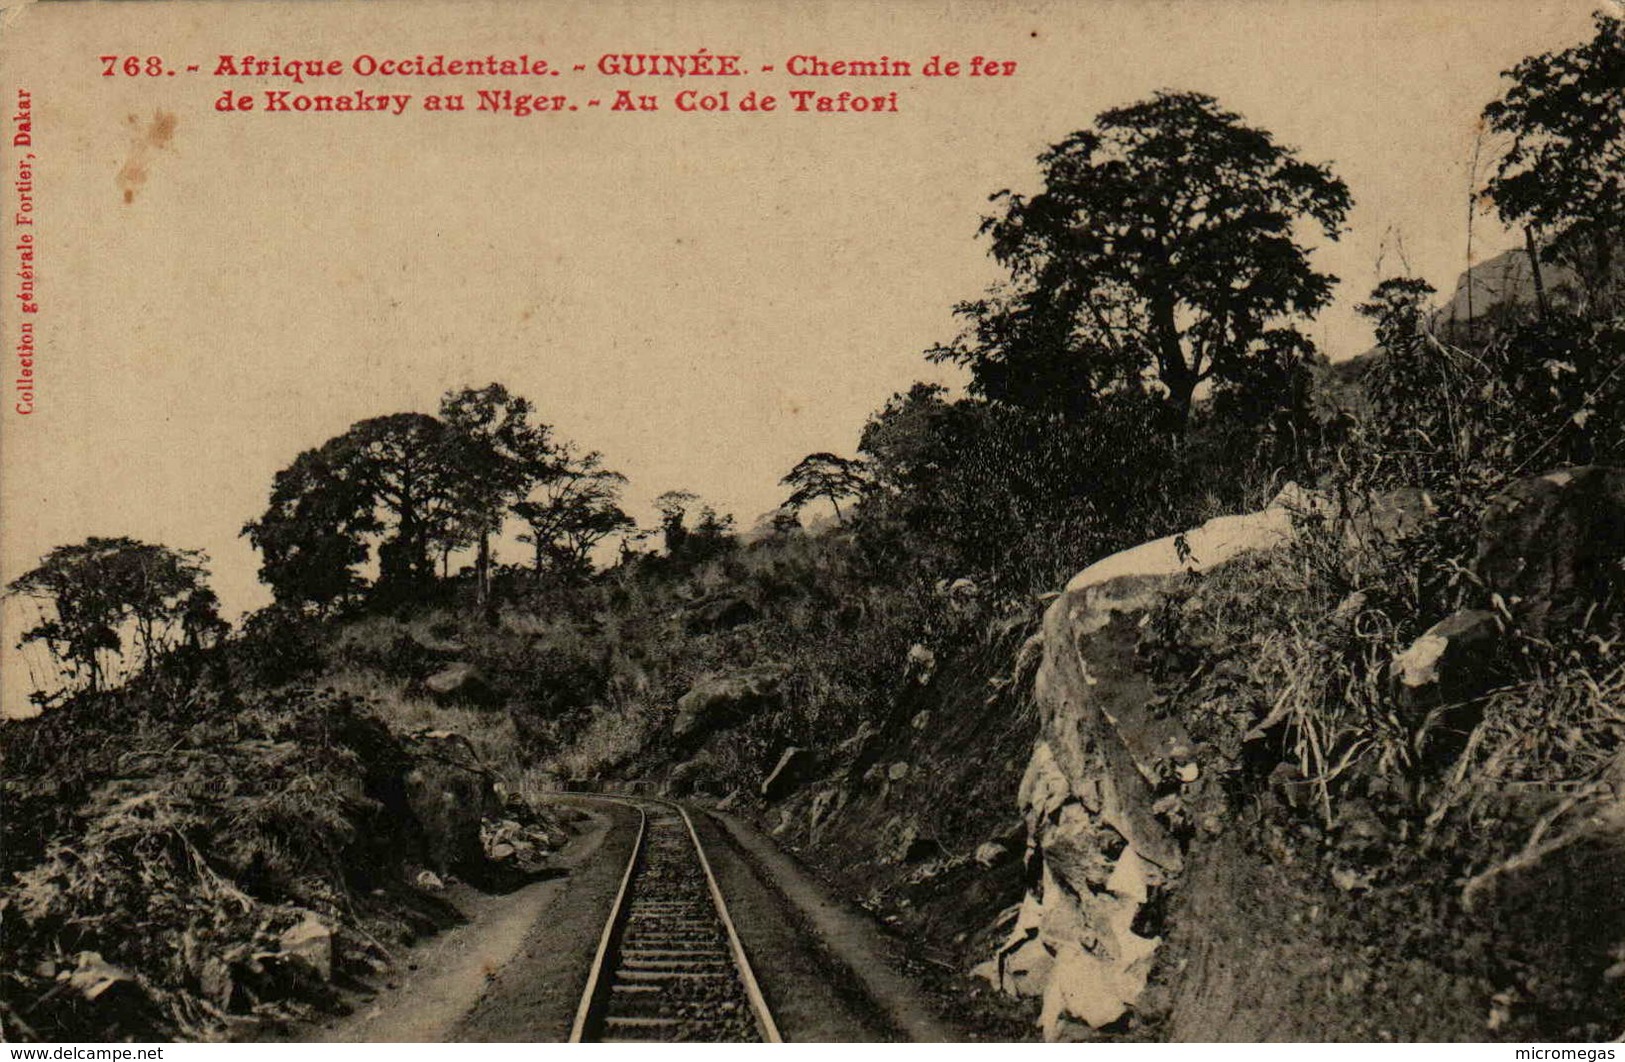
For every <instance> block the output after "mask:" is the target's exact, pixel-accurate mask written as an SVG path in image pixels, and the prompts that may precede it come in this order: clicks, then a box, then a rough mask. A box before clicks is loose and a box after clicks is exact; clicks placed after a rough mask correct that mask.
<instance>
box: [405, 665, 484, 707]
mask: <svg viewBox="0 0 1625 1062" xmlns="http://www.w3.org/2000/svg"><path fill="white" fill-rule="evenodd" d="M423 688H424V689H426V690H428V691H429V693H430V694H431V695H432V696H433V697H434V699H435V700H436V701H439V702H440V703H442V704H473V705H480V706H483V707H489V706H490V705H493V704H495V703H496V702H497V699H498V698H497V693H496V690H495V689H493V688H492V686H491V682H490V680H489V679H487V678H486V677H485V673H484V672H483V671H481V670H480V669H479V667H478V666H476V665H474V664H470V663H467V662H465V661H457V662H455V663H451V664H447V665H446V666H445V667H443V668H441V669H440V670H439V671H436V672H435V673H434V674H432V675H430V676H429V677H428V678H426V679H424V680H423Z"/></svg>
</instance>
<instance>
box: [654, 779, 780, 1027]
mask: <svg viewBox="0 0 1625 1062" xmlns="http://www.w3.org/2000/svg"><path fill="white" fill-rule="evenodd" d="M661 803H669V801H662V802H661ZM670 806H671V807H674V808H676V809H677V813H678V814H679V815H681V816H683V824H684V825H685V826H687V827H688V837H689V840H691V841H693V842H694V852H695V854H696V855H698V856H699V857H700V869H701V870H704V871H705V883H706V884H707V885H709V886H710V887H711V902H712V903H713V904H715V905H716V908H717V917H719V918H721V919H722V928H723V929H725V930H727V931H728V946H729V947H730V948H731V949H732V950H733V956H734V965H735V966H737V967H738V968H739V979H740V980H741V981H743V982H744V985H745V995H746V997H747V998H749V999H750V1006H751V1010H752V1011H753V1012H754V1013H755V1015H756V1025H757V1028H759V1029H760V1030H761V1033H762V1040H763V1041H764V1042H766V1043H770V1044H782V1043H783V1042H784V1038H783V1037H782V1036H780V1035H779V1027H778V1024H777V1023H776V1022H774V1020H773V1013H772V1012H771V1011H769V1010H768V1009H767V1000H766V998H764V997H763V995H762V989H761V986H760V985H758V984H757V983H756V971H754V970H752V969H751V968H750V959H748V958H747V957H746V956H745V945H744V944H743V943H741V942H740V940H739V931H738V930H737V929H735V928H734V920H733V918H732V917H731V916H730V915H729V914H728V904H727V903H726V902H725V901H724V900H723V899H722V887H721V886H720V885H718V884H717V876H716V875H715V874H713V873H711V861H710V860H709V859H707V858H706V857H705V846H704V845H702V844H701V843H700V835H699V834H698V833H697V832H695V830H694V820H693V819H691V818H689V817H688V809H687V808H685V807H683V806H682V805H681V804H671V805H670Z"/></svg>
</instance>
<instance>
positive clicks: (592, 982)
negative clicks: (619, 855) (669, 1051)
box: [570, 800, 780, 1043]
mask: <svg viewBox="0 0 1625 1062" xmlns="http://www.w3.org/2000/svg"><path fill="white" fill-rule="evenodd" d="M621 802H622V803H625V804H627V805H629V806H631V807H635V808H636V809H637V810H638V814H639V823H638V839H637V843H636V844H634V845H633V848H632V856H631V858H630V859H628V860H627V865H626V872H625V874H624V875H623V876H622V878H621V887H620V891H619V894H618V895H617V896H616V898H615V905H614V907H613V908H612V910H611V911H610V915H609V920H608V922H607V923H605V926H604V932H603V936H602V937H601V938H600V940H599V942H598V953H597V955H596V956H595V957H594V959H593V965H592V971H591V973H590V974H589V975H588V978H587V988H586V991H585V992H583V993H582V997H581V1004H580V1006H579V1007H578V1008H577V1010H576V1017H575V1024H574V1026H573V1027H572V1029H571V1031H570V1040H571V1042H572V1043H579V1042H584V1041H617V1040H634V1041H698V1042H712V1043H717V1042H730V1041H766V1042H769V1043H776V1042H778V1041H779V1040H780V1036H779V1031H778V1027H777V1026H776V1025H775V1024H774V1021H773V1016H772V1014H771V1013H770V1012H769V1010H768V1007H767V1002H766V1000H764V999H763V998H762V993H761V989H760V988H759V987H758V986H757V984H756V975H755V974H754V973H753V972H752V971H751V968H750V961H749V960H748V959H747V958H746V956H745V949H744V947H743V946H742V945H741V944H740V942H739V934H738V933H737V932H736V931H735V929H734V924H733V919H732V918H731V917H730V916H729V914H728V907H727V904H726V902H725V901H724V900H723V898H722V890H721V889H720V888H719V887H718V886H717V881H716V877H715V875H713V874H712V873H711V864H710V861H709V860H708V859H707V858H706V855H705V848H704V846H703V845H701V844H700V838H699V834H697V833H696V832H695V830H694V824H693V822H692V821H691V820H690V819H689V817H688V812H687V811H685V810H684V809H683V808H681V807H679V806H677V805H675V804H669V803H666V802H664V801H655V800H640V801H625V800H623V801H621Z"/></svg>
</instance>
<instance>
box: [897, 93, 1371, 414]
mask: <svg viewBox="0 0 1625 1062" xmlns="http://www.w3.org/2000/svg"><path fill="white" fill-rule="evenodd" d="M1039 164H1040V166H1041V167H1042V169H1043V174H1044V190H1043V191H1042V192H1041V193H1039V194H1038V195H1035V196H1033V197H1031V198H1028V197H1025V196H1022V195H1017V194H1014V193H1012V192H1009V191H1002V192H999V193H997V194H996V195H995V196H993V201H994V202H997V203H1001V204H1002V205H1003V212H1002V214H1000V215H998V216H994V217H989V218H986V219H985V220H984V221H983V224H982V232H983V233H984V234H985V235H990V236H991V237H992V254H993V257H994V258H995V259H996V260H997V261H998V262H999V263H1000V264H1001V265H1002V266H1004V267H1005V268H1006V269H1007V270H1008V271H1009V273H1010V279H1009V282H1008V283H1007V284H1004V285H1001V286H999V287H997V288H995V289H994V290H993V291H992V292H990V293H989V295H988V297H986V298H984V299H982V300H979V301H975V302H969V303H965V304H962V305H960V306H959V307H958V308H957V311H956V312H957V313H958V314H959V315H960V316H961V317H962V318H963V319H964V320H965V321H966V328H965V330H964V331H963V332H962V333H961V335H960V336H959V337H958V338H956V339H955V340H954V341H953V342H952V343H951V344H949V345H947V346H941V347H937V348H935V349H933V350H932V351H931V352H929V356H930V357H931V358H933V359H934V360H939V361H944V360H945V361H954V362H959V363H961V364H964V365H967V366H968V367H969V368H970V370H971V373H972V386H973V389H974V390H975V391H976V392H977V393H980V394H983V395H985V396H987V397H990V398H994V399H998V400H1000V401H1005V402H1010V403H1014V404H1017V405H1022V406H1026V407H1029V408H1034V409H1040V410H1045V411H1049V412H1056V413H1061V414H1065V415H1071V416H1076V415H1079V414H1081V413H1082V412H1084V411H1085V410H1087V409H1089V408H1090V407H1091V405H1092V404H1093V402H1094V400H1095V399H1096V398H1098V397H1099V396H1100V395H1102V394H1104V393H1108V392H1112V391H1118V390H1140V389H1142V388H1144V387H1145V386H1146V383H1147V380H1148V379H1154V380H1155V381H1156V383H1157V384H1158V385H1160V389H1161V393H1162V394H1163V396H1164V401H1165V406H1166V408H1167V410H1168V412H1169V414H1170V420H1171V422H1172V423H1173V424H1174V425H1175V426H1178V427H1181V428H1182V427H1183V426H1184V425H1185V424H1186V423H1187V421H1188V418H1189V414H1190V409H1191V404H1192V400H1193V398H1194V396H1195V393H1196V390H1197V388H1198V387H1199V386H1200V385H1202V384H1203V383H1204V382H1206V381H1213V383H1214V384H1215V385H1219V384H1229V385H1232V386H1234V385H1237V384H1239V383H1240V382H1241V381H1244V380H1246V379H1248V378H1256V377H1257V376H1258V375H1259V374H1258V368H1259V363H1261V362H1271V363H1274V362H1278V361H1280V360H1282V359H1293V358H1299V357H1301V356H1302V353H1303V351H1304V350H1306V349H1309V344H1308V340H1307V339H1305V338H1304V337H1302V336H1301V334H1299V333H1298V332H1297V330H1296V329H1295V328H1294V327H1293V322H1294V321H1295V320H1296V319H1298V318H1301V317H1303V316H1306V315H1312V314H1313V313H1315V312H1316V311H1318V310H1319V309H1321V308H1322V307H1324V306H1325V305H1326V304H1327V303H1328V302H1329V301H1330V298H1331V290H1332V285H1333V284H1334V283H1335V282H1336V278H1335V277H1332V276H1329V275H1326V274H1322V273H1317V272H1315V271H1314V269H1312V268H1311V267H1310V264H1309V249H1308V248H1307V247H1306V246H1304V245H1302V244H1301V243H1299V242H1298V239H1297V236H1296V232H1297V230H1298V228H1299V227H1300V223H1302V222H1310V223H1313V225H1314V226H1315V227H1318V229H1319V230H1320V232H1321V233H1322V234H1323V235H1324V236H1325V237H1326V238H1328V239H1336V238H1337V237H1338V235H1339V233H1340V230H1341V227H1342V224H1343V220H1344V217H1345V216H1346V214H1347V212H1348V209H1349V206H1350V199H1349V192H1348V188H1347V187H1346V186H1345V185H1344V183H1343V182H1342V181H1341V180H1339V179H1338V178H1337V177H1335V176H1333V175H1332V173H1331V171H1330V170H1329V169H1327V168H1326V167H1325V166H1319V165H1312V164H1310V163H1307V162H1303V161H1301V160H1299V159H1298V158H1297V157H1296V155H1294V154H1293V152H1291V151H1290V150H1288V149H1286V148H1283V147H1281V146H1280V145H1278V144H1276V143H1275V141H1274V139H1273V138H1272V137H1271V135H1270V134H1269V133H1267V132H1265V131H1264V130H1261V129H1254V128H1251V127H1249V126H1247V125H1244V124H1243V123H1242V120H1241V118H1240V117H1239V116H1238V115H1235V114H1232V113H1230V112H1228V111H1226V110H1224V109H1222V108H1221V107H1220V106H1219V104H1218V101H1216V100H1214V99H1213V98H1211V97H1209V96H1204V95H1201V94H1198V93H1191V92H1159V93H1157V94H1156V95H1155V96H1154V97H1153V98H1152V99H1150V100H1147V101H1144V102H1141V103H1136V104H1133V105H1131V106H1128V107H1121V108H1117V109H1114V110H1109V111H1106V112H1105V113H1103V114H1101V115H1100V116H1099V117H1098V118H1096V120H1095V124H1094V126H1093V128H1090V129H1085V130H1082V131H1079V132H1076V133H1073V134H1072V135H1071V136H1069V137H1067V138H1066V139H1064V140H1062V141H1061V142H1060V143H1058V144H1056V145H1054V146H1053V147H1051V148H1050V149H1049V150H1048V151H1046V152H1045V153H1044V154H1042V155H1041V156H1039Z"/></svg>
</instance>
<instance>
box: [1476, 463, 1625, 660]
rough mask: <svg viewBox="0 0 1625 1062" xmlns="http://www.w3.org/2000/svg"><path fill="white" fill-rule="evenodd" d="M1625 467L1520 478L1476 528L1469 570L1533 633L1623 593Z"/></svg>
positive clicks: (1575, 619)
mask: <svg viewBox="0 0 1625 1062" xmlns="http://www.w3.org/2000/svg"><path fill="white" fill-rule="evenodd" d="M1621 558H1625V469H1620V468H1604V467H1601V466H1597V465H1590V466H1586V467H1584V468H1570V469H1562V470H1559V471H1556V472H1548V473H1547V474H1545V475H1543V476H1534V477H1532V478H1529V479H1523V480H1519V481H1518V482H1516V483H1514V484H1512V485H1511V486H1510V487H1508V488H1507V489H1506V490H1505V491H1503V492H1502V493H1501V494H1500V495H1499V496H1497V497H1496V498H1495V499H1494V500H1493V501H1492V502H1491V503H1490V506H1489V509H1488V511H1487V512H1486V513H1485V514H1484V518H1483V521H1482V523H1481V525H1480V530H1479V539H1478V553H1477V557H1476V558H1475V560H1474V569H1475V571H1476V572H1477V573H1478V576H1479V578H1480V579H1482V580H1483V581H1484V585H1485V587H1486V588H1487V589H1489V590H1491V591H1493V592H1495V593H1497V594H1500V595H1501V597H1502V598H1503V599H1505V600H1506V602H1507V604H1508V605H1509V606H1510V607H1511V609H1512V612H1513V615H1514V616H1516V617H1517V619H1518V622H1519V625H1520V626H1522V627H1524V628H1525V629H1526V630H1529V631H1530V632H1532V633H1534V634H1541V633H1544V632H1545V631H1546V630H1548V629H1550V628H1551V627H1553V625H1562V624H1569V623H1575V622H1578V621H1579V620H1580V619H1581V618H1582V617H1583V616H1584V613H1585V611H1586V609H1587V608H1589V607H1590V606H1591V605H1592V604H1593V603H1595V602H1599V601H1604V600H1607V599H1609V598H1610V596H1611V597H1612V599H1613V600H1614V601H1615V602H1616V603H1617V602H1618V601H1619V600H1620V598H1621V597H1622V596H1625V567H1622V566H1621Z"/></svg>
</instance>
